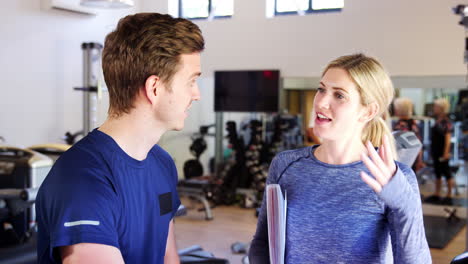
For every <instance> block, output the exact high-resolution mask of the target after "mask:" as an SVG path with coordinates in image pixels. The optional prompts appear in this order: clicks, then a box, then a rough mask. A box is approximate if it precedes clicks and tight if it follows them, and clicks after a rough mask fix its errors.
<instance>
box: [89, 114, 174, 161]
mask: <svg viewBox="0 0 468 264" xmlns="http://www.w3.org/2000/svg"><path fill="white" fill-rule="evenodd" d="M133 110H135V111H131V112H130V113H129V114H123V115H121V116H119V117H109V118H108V119H107V120H106V121H105V122H104V123H103V124H102V125H101V126H100V127H99V129H98V130H99V131H101V132H103V133H105V134H107V135H109V136H110V137H111V138H113V139H114V140H115V142H117V144H118V145H119V147H120V148H121V149H122V150H123V151H124V152H125V153H127V154H128V155H129V156H130V157H132V158H134V159H136V160H144V159H146V156H147V155H148V152H149V151H150V150H151V148H153V147H154V145H155V144H157V143H158V141H159V139H160V138H161V136H162V135H163V134H164V133H165V132H166V130H165V129H164V128H163V127H162V126H158V125H157V124H156V123H155V122H154V120H152V119H151V118H150V117H149V116H147V115H145V114H141V113H137V111H136V109H133Z"/></svg>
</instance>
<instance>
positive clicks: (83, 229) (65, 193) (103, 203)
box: [37, 169, 119, 254]
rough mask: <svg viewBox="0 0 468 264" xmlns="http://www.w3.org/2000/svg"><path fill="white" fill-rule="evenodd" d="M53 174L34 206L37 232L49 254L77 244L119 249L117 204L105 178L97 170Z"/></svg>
mask: <svg viewBox="0 0 468 264" xmlns="http://www.w3.org/2000/svg"><path fill="white" fill-rule="evenodd" d="M57 174H58V175H55V176H56V177H52V181H51V182H49V184H47V186H46V187H45V188H44V189H41V191H40V194H39V195H40V196H42V197H40V198H41V199H39V200H38V201H39V203H38V204H37V213H38V222H39V228H44V230H42V231H43V232H46V234H47V235H48V236H49V238H50V245H49V248H50V253H49V254H53V249H54V248H56V247H60V246H67V245H74V244H78V243H97V244H105V245H110V246H114V247H117V248H119V243H118V241H119V240H118V233H117V228H116V227H117V221H118V219H119V218H118V215H119V213H118V212H119V210H118V205H119V203H118V200H117V194H116V193H115V191H114V187H113V185H112V183H111V181H110V180H109V178H107V177H106V176H105V175H104V173H103V172H102V171H101V170H99V169H78V170H76V171H72V172H70V171H67V173H60V172H58V173H57ZM53 179H55V181H53Z"/></svg>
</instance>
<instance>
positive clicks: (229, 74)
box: [214, 70, 280, 112]
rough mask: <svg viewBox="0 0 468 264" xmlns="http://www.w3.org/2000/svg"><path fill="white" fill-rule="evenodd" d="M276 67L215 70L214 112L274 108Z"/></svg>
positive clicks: (254, 110)
mask: <svg viewBox="0 0 468 264" xmlns="http://www.w3.org/2000/svg"><path fill="white" fill-rule="evenodd" d="M279 76H280V72H279V70H252V71H215V100H214V110H215V112H278V108H279V107H278V104H279V89H280V79H279V78H280V77H279Z"/></svg>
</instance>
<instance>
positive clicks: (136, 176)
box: [36, 13, 204, 264]
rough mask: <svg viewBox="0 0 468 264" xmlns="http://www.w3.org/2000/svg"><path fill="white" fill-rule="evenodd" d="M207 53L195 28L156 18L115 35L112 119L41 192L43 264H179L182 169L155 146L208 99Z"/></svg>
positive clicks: (110, 73)
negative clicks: (202, 86) (202, 82)
mask: <svg viewBox="0 0 468 264" xmlns="http://www.w3.org/2000/svg"><path fill="white" fill-rule="evenodd" d="M203 49H204V39H203V36H202V34H201V31H200V29H199V28H198V26H197V25H195V24H194V23H192V22H191V21H189V20H186V19H181V18H172V17H171V16H169V15H163V14H157V13H138V14H134V15H129V16H127V17H124V18H122V19H121V20H120V21H119V23H118V25H117V28H116V29H115V31H113V32H111V33H110V34H109V35H107V37H106V40H105V44H104V49H103V56H102V67H103V73H104V78H105V81H106V84H107V87H108V90H109V99H110V106H109V117H108V119H107V120H106V121H105V122H104V123H103V124H102V125H101V126H100V127H99V128H97V129H94V130H93V131H92V132H90V133H89V134H88V135H87V136H86V137H84V138H83V139H81V140H80V141H79V142H77V143H76V144H75V145H73V146H72V147H71V148H70V149H69V150H68V151H66V152H65V153H64V154H62V155H61V157H60V158H59V159H58V160H57V162H56V163H55V165H54V167H53V168H52V170H51V171H50V173H49V174H48V175H47V177H46V179H45V181H44V183H43V184H42V186H41V187H40V190H39V193H38V195H37V204H36V213H37V223H38V242H37V246H38V252H37V255H38V263H62V262H63V263H166V264H168V263H170V264H172V263H179V257H178V254H177V248H176V244H175V236H174V221H173V217H174V215H175V213H176V211H177V209H178V207H179V205H180V200H179V197H178V194H177V189H176V187H177V181H178V177H177V170H176V167H175V164H174V161H173V160H172V158H171V157H170V156H169V154H168V153H167V152H166V151H164V150H163V149H162V148H161V147H159V146H158V145H156V143H158V141H159V139H160V138H161V136H162V135H163V134H164V133H165V132H166V131H170V130H181V129H182V128H183V127H184V121H185V118H186V117H187V115H188V110H189V108H190V106H191V104H192V102H193V101H197V100H199V99H200V91H199V89H198V86H197V83H196V80H197V78H198V77H199V76H200V74H201V71H200V70H201V65H200V53H201V52H202V51H203Z"/></svg>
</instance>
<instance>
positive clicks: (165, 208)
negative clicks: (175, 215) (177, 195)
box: [159, 192, 172, 215]
mask: <svg viewBox="0 0 468 264" xmlns="http://www.w3.org/2000/svg"><path fill="white" fill-rule="evenodd" d="M170 212H172V193H171V192H168V193H163V194H160V195H159V215H165V214H167V213H170Z"/></svg>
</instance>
